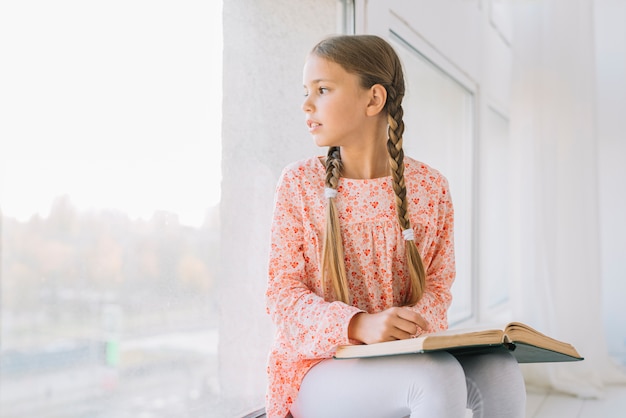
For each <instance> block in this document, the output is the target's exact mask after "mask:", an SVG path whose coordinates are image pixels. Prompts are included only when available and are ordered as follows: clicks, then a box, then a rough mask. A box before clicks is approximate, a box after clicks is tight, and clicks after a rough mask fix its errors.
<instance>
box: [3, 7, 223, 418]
mask: <svg viewBox="0 0 626 418" xmlns="http://www.w3.org/2000/svg"><path fill="white" fill-rule="evenodd" d="M181 6H182V5H180V4H178V3H177V4H174V3H171V2H157V3H155V2H147V1H138V2H128V1H121V0H110V1H107V2H106V3H102V2H99V3H97V4H95V3H94V4H92V3H91V2H87V3H83V2H75V1H71V2H70V1H60V2H44V1H41V2H38V4H37V6H36V7H33V6H32V4H31V2H26V3H20V2H16V3H13V4H12V5H11V6H10V7H7V8H5V10H4V11H3V14H2V17H1V18H0V19H1V21H0V26H1V27H2V31H3V32H2V33H3V34H9V35H10V36H9V38H10V43H5V41H4V40H3V41H1V42H2V44H0V47H1V51H0V52H1V55H2V56H3V68H2V69H1V70H0V71H1V72H2V77H0V79H1V80H0V82H1V83H2V85H1V88H0V91H2V98H1V99H0V100H1V101H0V118H1V120H0V126H2V130H3V132H2V144H1V145H0V168H1V174H2V177H1V180H2V184H1V187H2V188H1V193H2V195H1V199H2V200H1V209H2V217H1V222H2V224H1V238H2V247H1V249H2V253H1V256H2V258H1V260H0V262H1V270H0V274H1V284H0V286H1V288H0V303H1V305H0V341H1V343H2V345H1V347H0V387H1V390H0V410H1V412H2V416H6V417H15V418H20V417H41V418H48V417H49V418H51V417H64V418H74V417H76V418H78V417H107V418H109V417H112V418H117V417H185V416H205V417H211V416H214V417H218V416H220V415H211V414H212V413H214V410H215V408H213V405H214V404H216V403H217V399H218V382H217V342H218V341H217V339H218V335H217V317H216V298H215V296H214V287H215V286H214V284H215V282H216V278H215V277H216V274H217V272H216V268H217V262H218V259H219V258H218V257H219V254H218V239H219V236H218V232H219V223H218V214H217V205H218V202H219V199H220V195H219V182H220V164H219V158H220V144H219V138H220V122H221V114H220V106H221V64H220V61H221V2H194V3H186V4H185V5H184V7H181ZM4 38H5V37H4V36H3V39H4ZM16 40H19V41H16ZM7 63H8V65H6V64H7ZM209 75H212V76H210V77H209Z"/></svg>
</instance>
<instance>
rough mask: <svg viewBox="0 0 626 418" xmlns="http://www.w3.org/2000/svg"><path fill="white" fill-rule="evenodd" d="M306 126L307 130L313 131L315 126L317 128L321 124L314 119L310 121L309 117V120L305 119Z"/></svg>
mask: <svg viewBox="0 0 626 418" xmlns="http://www.w3.org/2000/svg"><path fill="white" fill-rule="evenodd" d="M306 126H308V127H309V132H313V131H315V130H316V129H317V128H319V127H320V126H322V124H321V123H319V122H315V121H312V120H310V119H309V120H307V121H306Z"/></svg>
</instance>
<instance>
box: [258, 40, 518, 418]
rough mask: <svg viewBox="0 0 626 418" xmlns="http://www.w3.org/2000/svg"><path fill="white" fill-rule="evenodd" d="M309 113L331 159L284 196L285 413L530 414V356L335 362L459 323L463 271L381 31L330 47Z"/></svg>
mask: <svg viewBox="0 0 626 418" xmlns="http://www.w3.org/2000/svg"><path fill="white" fill-rule="evenodd" d="M304 92H305V94H304V95H305V100H304V103H303V105H302V110H303V111H304V113H305V115H306V124H307V126H308V129H309V132H310V133H311V135H312V137H313V139H314V140H315V143H316V144H317V145H318V146H320V147H328V153H327V155H326V156H325V157H314V158H310V159H307V160H304V161H299V162H296V163H293V164H291V165H289V166H288V167H287V168H285V170H283V173H282V175H281V178H280V181H279V183H278V186H277V189H276V196H275V210H274V218H273V224H272V235H271V253H270V263H269V283H268V288H267V294H266V296H267V311H268V313H269V314H270V315H271V317H272V320H273V321H274V323H275V325H276V328H277V335H276V340H275V343H274V346H273V348H272V351H271V353H270V356H269V364H268V374H269V389H268V393H267V397H266V400H267V402H266V413H267V416H268V417H271V418H277V417H280V418H284V417H285V416H289V415H290V414H292V415H293V416H294V417H295V418H308V417H313V418H332V417H341V418H350V417H358V418H364V417H365V418H367V417H371V418H383V417H389V418H402V417H406V416H411V417H418V416H419V417H426V418H433V417H435V418H439V417H464V416H465V409H466V407H468V408H471V409H472V410H473V411H474V417H498V418H504V417H523V416H524V409H525V396H526V392H525V387H524V382H523V379H522V376H521V373H520V370H519V367H518V364H517V362H516V360H515V359H514V358H513V357H512V356H511V355H510V354H508V353H503V354H502V355H494V354H489V355H485V356H479V355H477V356H469V357H465V358H458V359H457V358H455V357H453V356H452V355H450V354H448V353H437V354H425V355H409V356H395V357H381V358H371V359H358V360H333V359H332V356H333V354H334V352H335V349H336V347H337V346H338V345H341V344H371V343H376V342H381V341H389V340H397V339H405V338H411V337H413V336H417V335H420V334H423V333H430V332H434V331H439V330H445V329H446V328H447V326H448V325H447V317H446V312H447V309H448V307H449V306H450V302H451V299H452V297H451V294H450V287H451V285H452V282H453V280H454V276H455V267H454V243H453V207H452V201H451V198H450V193H449V189H448V183H447V180H446V178H445V177H444V176H443V175H441V174H440V173H439V172H438V171H436V170H435V169H433V168H431V167H429V166H427V165H426V164H423V163H420V162H418V161H415V160H413V159H410V158H408V157H406V158H405V157H404V153H403V151H402V134H403V131H404V123H403V121H402V114H403V111H402V105H401V103H402V98H403V96H404V76H403V72H402V67H401V63H400V61H399V58H398V56H397V55H396V53H395V51H394V50H393V48H392V47H391V46H390V45H389V44H388V43H387V42H386V41H385V40H383V39H381V38H379V37H376V36H370V35H359V36H335V37H331V38H328V39H325V40H323V41H322V42H320V43H319V44H317V45H316V46H315V47H314V48H313V50H312V51H311V53H310V54H309V56H308V58H307V60H306V63H305V66H304Z"/></svg>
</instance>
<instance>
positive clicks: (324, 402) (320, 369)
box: [291, 352, 526, 418]
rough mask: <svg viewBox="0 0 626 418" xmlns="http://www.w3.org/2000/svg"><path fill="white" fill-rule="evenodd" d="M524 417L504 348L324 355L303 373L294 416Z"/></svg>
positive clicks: (520, 391)
mask: <svg viewBox="0 0 626 418" xmlns="http://www.w3.org/2000/svg"><path fill="white" fill-rule="evenodd" d="M466 408H468V409H471V410H472V411H473V416H474V418H509V417H510V418H513V417H516V418H518V417H519V418H523V417H524V416H525V408H526V389H525V386H524V380H523V377H522V374H521V371H520V368H519V366H518V364H517V361H516V360H515V358H514V357H513V356H512V355H511V354H509V353H507V352H502V353H492V354H486V355H472V356H463V357H458V358H456V357H453V356H452V355H450V354H448V353H445V352H441V353H432V354H420V355H404V356H392V357H378V358H368V359H357V360H333V359H328V360H324V361H322V362H321V363H319V364H318V365H316V366H315V367H313V368H312V369H311V370H310V371H309V372H308V373H307V375H306V376H305V377H304V380H303V382H302V385H301V387H300V391H299V393H298V396H297V398H296V401H295V402H294V403H293V405H292V407H291V413H292V414H293V416H294V417H295V418H334V417H337V418H353V417H354V418H370V417H371V418H403V417H411V418H416V417H426V418H432V417H436V418H447V417H451V418H463V417H465V413H466Z"/></svg>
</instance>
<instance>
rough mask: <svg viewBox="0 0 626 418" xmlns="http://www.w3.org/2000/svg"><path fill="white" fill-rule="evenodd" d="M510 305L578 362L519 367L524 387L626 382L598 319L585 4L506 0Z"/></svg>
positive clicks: (595, 388) (588, 393)
mask: <svg viewBox="0 0 626 418" xmlns="http://www.w3.org/2000/svg"><path fill="white" fill-rule="evenodd" d="M510 4H511V6H512V9H513V10H512V11H513V22H514V31H513V40H512V45H513V55H514V57H513V84H512V90H511V95H512V101H511V109H510V118H511V135H512V142H513V143H512V145H513V147H512V148H513V152H514V155H513V160H514V161H516V164H515V165H514V167H512V169H513V178H514V187H513V188H512V191H511V198H512V203H513V207H515V208H516V209H515V213H514V219H515V220H516V228H515V232H514V234H515V238H516V239H514V242H516V243H517V245H519V247H518V248H515V249H514V250H515V257H514V267H515V268H514V271H515V272H516V277H515V278H514V279H515V280H514V282H515V285H514V292H513V294H514V295H515V296H514V306H515V318H519V319H521V320H522V321H525V322H527V323H529V324H531V325H534V326H535V327H536V328H538V329H539V330H541V331H544V332H545V333H547V334H549V335H551V336H554V337H556V338H558V339H562V340H565V341H568V342H571V343H572V344H574V346H575V347H576V348H577V349H578V350H579V351H580V353H581V354H582V355H583V356H584V357H585V360H584V361H582V362H578V363H554V364H553V363H549V364H533V365H524V366H523V368H524V373H525V377H526V382H527V385H529V387H532V386H541V387H544V388H550V389H554V390H557V391H561V392H565V393H569V394H573V395H577V396H581V397H590V398H593V397H602V394H603V391H602V389H603V387H604V385H606V384H611V383H626V376H625V375H624V374H622V372H620V371H619V368H617V367H616V365H615V364H614V363H613V361H612V360H611V358H610V357H609V355H608V351H607V347H606V342H605V335H604V330H603V323H602V309H601V271H600V249H599V219H598V216H599V208H598V184H597V182H598V173H597V158H596V156H597V149H596V147H597V138H596V132H595V89H594V48H593V13H592V12H593V3H592V0H542V1H521V0H520V1H517V0H513V1H511V3H510Z"/></svg>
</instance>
